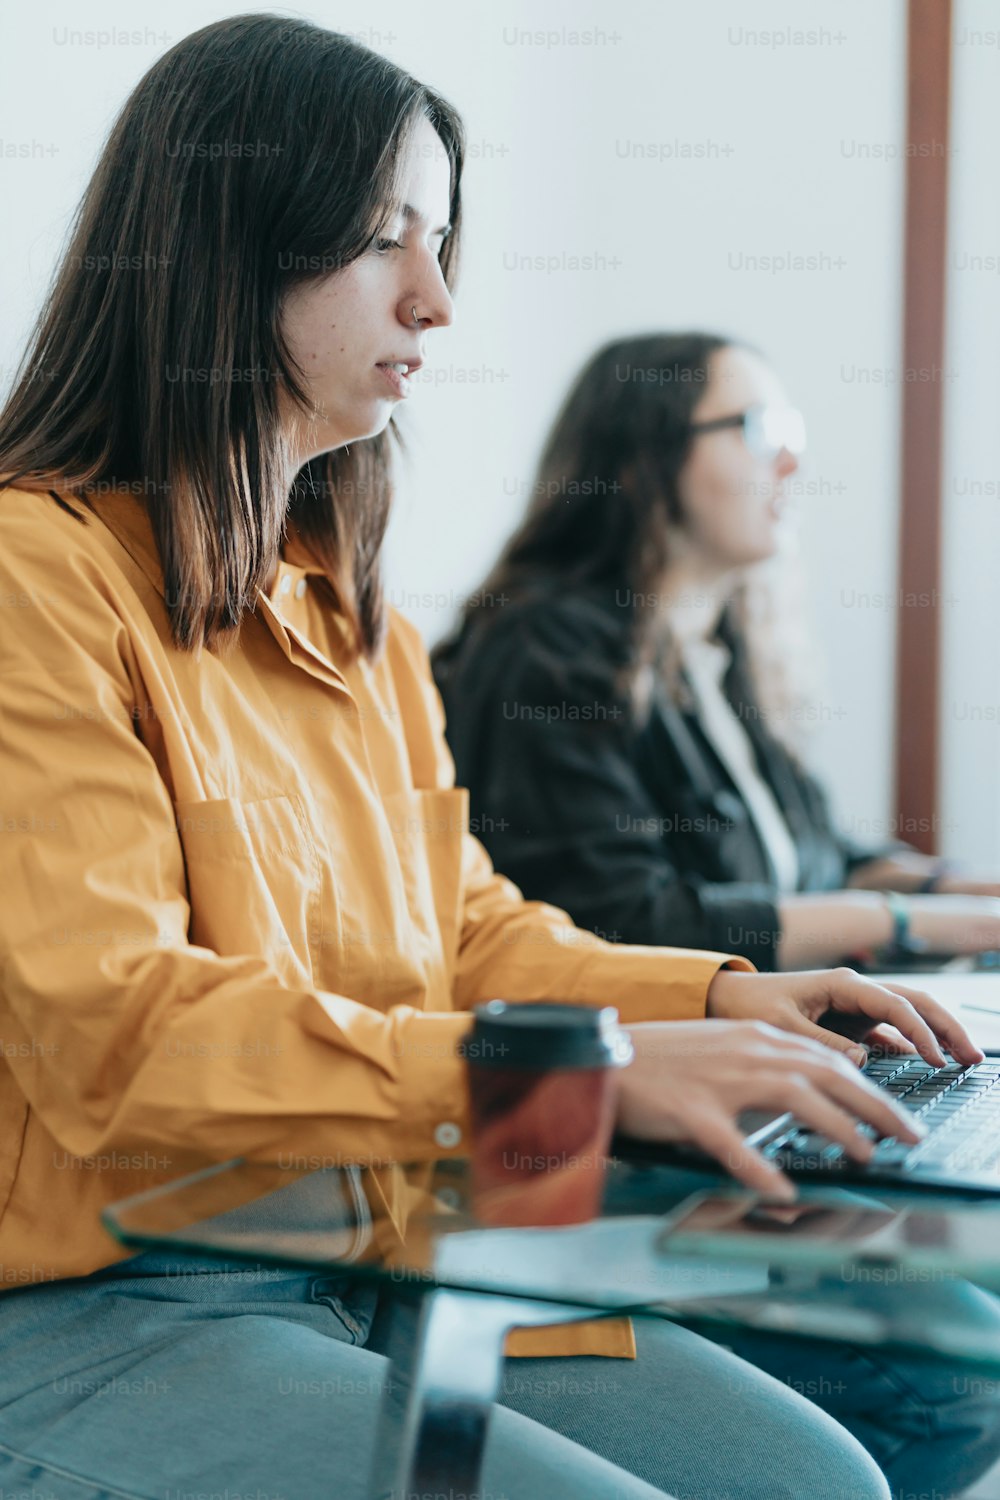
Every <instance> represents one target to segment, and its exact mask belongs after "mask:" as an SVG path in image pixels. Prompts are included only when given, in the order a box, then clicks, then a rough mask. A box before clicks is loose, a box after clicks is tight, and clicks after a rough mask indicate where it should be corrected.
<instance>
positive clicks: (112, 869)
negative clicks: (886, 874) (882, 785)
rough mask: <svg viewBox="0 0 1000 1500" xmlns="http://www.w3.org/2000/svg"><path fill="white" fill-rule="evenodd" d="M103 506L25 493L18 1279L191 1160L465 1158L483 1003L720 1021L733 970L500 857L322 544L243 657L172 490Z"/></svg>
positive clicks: (4, 725)
mask: <svg viewBox="0 0 1000 1500" xmlns="http://www.w3.org/2000/svg"><path fill="white" fill-rule="evenodd" d="M94 509H95V510H96V512H97V515H96V516H93V515H90V516H88V517H87V519H86V520H85V522H83V523H81V522H80V521H77V520H76V519H75V518H74V517H73V516H72V515H69V514H67V513H66V512H65V511H64V510H62V509H61V508H60V507H59V506H58V505H57V504H56V502H55V501H54V500H53V499H51V498H50V497H48V496H47V495H45V494H40V493H37V494H36V493H29V492H27V491H23V490H17V489H7V490H3V491H0V604H2V609H0V620H2V638H0V652H2V682H0V861H2V875H0V889H2V891H3V901H2V917H0V934H2V980H0V1287H2V1288H8V1289H9V1288H10V1287H13V1286H22V1285H25V1284H28V1283H31V1282H36V1281H43V1280H49V1279H52V1278H59V1277H66V1276H79V1275H85V1274H87V1273H89V1272H91V1271H94V1270H96V1269H98V1268H99V1267H102V1266H104V1265H107V1264H110V1263H112V1262H113V1261H115V1260H116V1259H119V1258H120V1257H121V1256H122V1255H123V1254H125V1253H127V1252H124V1251H123V1250H122V1249H121V1247H120V1246H118V1245H116V1244H115V1243H114V1242H113V1241H112V1240H111V1238H110V1237H109V1236H108V1235H107V1233H106V1232H105V1231H104V1230H103V1229H102V1227H101V1224H100V1219H99V1216H100V1212H101V1210H102V1209H103V1208H104V1207H105V1206H106V1205H107V1204H109V1203H112V1202H114V1201H115V1199H118V1198H122V1197H126V1196H128V1195H130V1194H132V1193H135V1192H138V1191H140V1190H141V1189H142V1188H144V1187H146V1186H151V1185H153V1184H155V1183H157V1182H163V1181H168V1180H169V1179H170V1178H171V1177H172V1176H173V1177H176V1176H178V1175H179V1174H180V1171H181V1167H182V1163H183V1162H187V1161H190V1160H191V1158H192V1156H196V1157H200V1158H202V1159H203V1160H219V1161H221V1160H224V1159H227V1158H229V1157H233V1156H245V1157H249V1158H251V1159H253V1158H257V1159H268V1158H270V1159H274V1158H276V1157H279V1156H305V1157H308V1158H320V1159H322V1160H323V1161H327V1162H331V1161H357V1162H365V1161H372V1160H373V1159H377V1160H382V1161H385V1160H397V1161H419V1160H423V1159H429V1158H431V1157H441V1156H447V1155H449V1154H450V1155H462V1154H464V1153H465V1152H466V1151H467V1146H468V1130H469V1122H468V1101H467V1095H466V1081H465V1075H464V1070H463V1064H462V1062H461V1059H460V1058H459V1057H458V1056H456V1052H455V1047H456V1044H457V1043H458V1042H459V1040H460V1039H461V1037H462V1036H463V1035H464V1034H465V1032H466V1030H467V1029H468V1027H469V1025H470V1017H469V1015H468V1012H469V1009H470V1007H471V1006H472V1005H474V1004H476V1003H477V1002H479V1001H481V1000H486V999H490V998H492V997H494V996H502V997H504V998H506V999H508V1000H514V1001H518V1000H543V999H555V1000H565V1001H582V1002H590V1003H609V1004H614V1005H616V1006H617V1007H618V1009H619V1011H620V1013H621V1015H622V1018H623V1019H624V1020H625V1021H641V1020H652V1019H668V1018H694V1017H698V1016H701V1015H703V1014H704V1008H705V995H706V991H707V988H708V985H709V983H710V981H711V979H712V977H713V975H714V974H715V972H716V971H717V969H718V968H719V966H720V964H722V963H723V962H726V959H725V958H724V957H722V956H720V955H717V954H708V953H699V952H691V951H677V950H667V949H655V948H641V947H629V946H625V945H616V944H609V943H604V942H601V941H600V940H598V939H596V938H591V937H589V935H585V934H582V933H580V932H579V931H578V929H576V928H574V927H573V925H572V923H571V922H570V920H569V918H568V917H567V916H566V915H565V914H564V913H562V912H560V911H557V910H555V909H554V908H552V907H550V906H547V905H544V904H541V903H538V902H525V901H524V900H523V899H522V898H521V896H520V893H519V892H518V890H517V889H516V888H515V887H514V886H513V885H512V884H511V883H510V882H509V881H507V880H505V879H503V878H502V877H501V876H500V875H498V874H496V873H494V871H493V869H492V867H491V865H490V862H489V859H488V857H487V855H486V853H485V851H484V850H483V848H482V846H481V845H480V843H479V842H478V841H477V840H476V838H475V837H473V835H472V833H471V832H470V830H469V827H468V812H467V794H466V793H465V792H464V791H462V790H458V789H456V788H455V786H454V782H453V768H452V763H451V759H450V756H449V754H448V750H447V747H446V744H445V741H444V738H443V720H442V713H441V709H440V704H439V700H438V697H437V694H436V692H435V689H434V686H433V681H432V678H431V676H430V672H429V669H428V664H427V660H426V655H425V652H424V649H423V647H422V645H421V642H420V640H419V637H418V635H417V633H416V631H415V630H414V628H413V627H412V626H410V625H408V624H407V623H406V622H405V621H404V620H402V619H401V618H400V617H399V616H398V615H394V616H393V618H392V622H391V627H390V631H389V637H388V643H387V645H386V648H385V650H384V652H383V653H382V655H381V657H380V659H379V661H378V662H377V664H375V665H370V664H369V663H368V662H366V661H364V660H363V659H357V658H355V657H353V656H352V654H351V653H350V651H349V650H348V649H347V643H346V638H345V634H344V631H343V627H342V620H341V617H340V616H339V615H338V614H337V612H336V610H335V607H334V605H333V603H332V596H331V594H330V593H329V590H328V586H327V584H326V582H325V579H324V578H323V577H322V574H321V570H320V569H319V568H318V567H317V566H316V565H315V564H314V563H313V562H312V560H311V558H310V555H309V554H308V552H307V551H306V550H305V549H304V548H303V547H302V546H301V544H299V543H297V542H296V540H295V539H294V537H293V538H292V539H291V540H290V542H289V544H287V545H286V548H285V552H284V558H283V561H282V563H281V565H280V567H279V570H278V573H277V576H276V577H275V579H274V581H273V584H272V587H271V589H270V591H269V593H268V594H264V593H261V594H260V595H259V596H258V602H257V607H256V609H255V611H254V612H253V613H252V614H249V615H247V617H246V618H245V619H244V621H243V624H242V627H241V631H240V636H239V641H238V644H237V646H236V648H235V649H233V650H231V651H229V652H228V653H216V652H214V651H207V650H204V651H202V652H200V653H199V654H197V655H195V654H192V653H188V652H183V651H180V650H178V649H176V647H175V646H174V645H173V644H172V642H171V639H170V630H169V620H168V614H167V607H166V601H165V598H164V583H163V575H162V571H161V568H160V564H159V559H158V555H157V549H156V545H155V540H154V536H153V532H152V528H151V526H150V523H149V520H148V516H147V514H146V511H145V508H144V506H143V505H142V503H141V501H140V500H139V499H138V498H136V497H134V496H132V495H130V494H126V493H122V492H118V493H114V494H112V495H104V496H101V497H99V498H97V499H96V500H95V502H94ZM745 967H750V966H749V965H745ZM633 1350H634V1345H633V1343H632V1340H631V1334H630V1330H629V1328H628V1325H627V1323H624V1322H622V1321H621V1320H617V1321H615V1322H608V1323H599V1324H596V1325H582V1326H578V1327H575V1328H573V1327H570V1328H562V1329H556V1330H531V1331H525V1332H524V1333H523V1334H521V1335H518V1336H517V1337H516V1339H515V1342H514V1343H512V1345H511V1352H521V1353H528V1352H531V1353H535V1352H547V1353H559V1352H567V1353H569V1352H588V1353H605V1354H626V1355H627V1354H629V1353H631V1352H633Z"/></svg>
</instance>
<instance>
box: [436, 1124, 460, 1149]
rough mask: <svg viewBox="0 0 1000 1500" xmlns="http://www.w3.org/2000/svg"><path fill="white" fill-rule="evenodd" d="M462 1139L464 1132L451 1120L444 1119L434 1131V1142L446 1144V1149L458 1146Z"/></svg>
mask: <svg viewBox="0 0 1000 1500" xmlns="http://www.w3.org/2000/svg"><path fill="white" fill-rule="evenodd" d="M461 1139H462V1132H461V1131H460V1130H459V1128H458V1126H457V1125H455V1124H454V1123H453V1122H452V1121H451V1120H442V1122H441V1124H440V1125H439V1126H438V1127H437V1129H436V1130H435V1132H434V1144H435V1145H436V1146H444V1147H445V1148H446V1149H447V1148H449V1147H451V1146H457V1145H458V1143H459V1141H460V1140H461Z"/></svg>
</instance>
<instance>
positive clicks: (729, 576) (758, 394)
mask: <svg viewBox="0 0 1000 1500" xmlns="http://www.w3.org/2000/svg"><path fill="white" fill-rule="evenodd" d="M804 447H805V426H804V422H803V419H802V416H801V414H800V413H799V412H797V411H795V410H794V409H792V408H791V407H789V405H788V402H787V399H786V397H785V393H784V391H783V389H782V387H781V384H780V382H779V381H778V379H777V377H776V375H775V373H774V371H773V370H772V369H771V368H770V366H769V365H768V364H767V363H766V361H765V360H764V359H763V358H761V357H760V355H759V354H757V353H755V352H754V351H753V350H751V349H749V348H746V347H744V346H742V345H740V344H737V343H735V342H733V341H730V340H726V339H723V338H718V337H712V336H710V335H707V334H701V333H694V334H686V335H676V336H675V335H653V336H647V337H639V338H630V339H622V340H619V341H616V342H614V343H611V344H608V345H607V346H606V347H605V348H603V349H601V350H600V351H599V352H598V353H597V354H595V355H594V356H593V358H592V359H591V360H590V361H589V362H588V364H587V365H586V367H585V368H584V369H583V371H582V372H581V373H580V375H579V377H578V378H577V380H576V382H575V384H574V385H573V387H572V389H571V391H570V393H569V395H568V396H567V398H566V400H565V402H564V403H563V406H562V409H561V411H560V413H559V415H558V417H557V418H556V422H555V425H554V427H553V428H552V431H551V433H550V435H549V438H548V441H547V443H546V445H545V449H544V452H543V455H542V458H541V462H540V464H539V468H538V472H537V477H536V483H535V485H534V487H533V497H532V499H531V502H530V504H529V508H528V513H527V515H526V517H525V518H524V520H523V521H522V522H521V524H520V526H519V527H518V529H517V530H516V532H515V533H514V535H513V537H512V538H511V539H510V541H509V542H508V544H507V546H506V547H505V549H504V551H503V554H502V556H501V558H500V560H499V561H498V563H497V564H496V566H495V567H494V569H493V571H492V573H491V574H490V576H489V578H488V579H487V581H486V582H485V584H484V585H483V587H482V588H481V589H479V590H478V591H477V592H476V593H475V595H473V596H472V602H471V603H470V605H469V607H468V608H467V609H466V611H465V615H464V618H463V619H462V621H461V624H460V627H459V629H458V631H457V632H456V634H455V635H454V636H453V637H452V639H451V640H450V641H449V642H447V643H446V644H445V645H444V646H443V647H441V648H439V650H438V651H437V652H436V656H435V672H436V676H437V681H438V685H439V687H440V689H441V691H442V694H443V697H444V700H445V707H446V710H447V717H448V734H449V740H450V744H451V748H452V752H453V754H454V757H455V761H456V767H457V775H458V779H459V781H460V782H461V783H463V784H464V785H466V786H468V787H469V788H470V791H471V796H472V810H473V814H474V815H475V816H476V818H477V819H478V825H477V826H478V828H479V831H480V834H481V837H482V838H483V841H484V842H485V843H486V845H487V847H488V848H489V850H490V852H491V854H492V856H493V858H494V859H495V861H496V862H497V865H498V867H499V868H501V869H502V870H504V871H505V873H507V874H508V875H510V877H511V878H512V879H514V880H515V881H517V883H518V884H519V885H520V887H521V889H522V890H523V891H524V893H525V894H526V895H528V896H529V897H537V898H543V899H545V900H548V901H552V902H555V903H557V904H558V905H559V906H562V907H564V908H565V909H566V910H567V911H569V912H570V913H571V914H572V916H573V917H574V919H575V920H576V921H577V922H578V923H580V925H582V926H586V927H589V928H592V929H593V930H595V931H597V932H599V933H601V934H602V935H604V936H606V937H610V938H613V939H614V940H616V941H621V942H629V943H676V944H679V945H682V946H683V945H686V946H689V947H692V948H704V947H708V948H718V947H722V948H734V949H736V950H737V951H739V952H741V953H745V954H747V955H748V957H750V958H751V959H752V960H753V961H754V963H755V964H756V965H757V966H758V968H761V969H774V968H780V969H791V968H800V967H803V966H810V965H813V964H826V963H840V962H842V961H844V960H847V959H856V960H860V959H862V958H870V957H872V956H874V957H876V958H877V959H878V960H880V961H881V962H882V963H890V964H892V963H896V964H899V963H902V962H904V961H905V960H907V959H910V958H911V957H912V956H913V955H916V954H919V953H920V952H928V951H931V952H934V953H949V954H951V953H970V952H976V951H979V950H988V949H995V948H1000V899H998V897H1000V883H998V882H997V881H996V880H995V879H994V880H983V881H978V880H971V879H963V878H962V877H961V876H960V875H959V874H957V873H955V872H953V871H951V870H950V869H948V868H946V867H944V866H942V865H941V864H940V863H939V862H937V861H934V860H931V859H928V858H926V857H924V856H922V855H920V854H918V853H917V852H916V851H914V850H912V849H910V848H908V847H906V846H905V845H903V844H892V845H890V846H888V847H883V848H863V847H860V846H859V845H856V844H855V843H853V842H851V841H849V840H847V839H845V838H843V837H842V836H841V835H840V834H839V833H838V832H837V830H836V828H835V826H834V823H833V821H832V819H831V814H830V811H829V807H828V803H827V798H826V796H825V793H824V789H823V787H822V786H821V785H820V783H819V782H818V781H817V780H816V778H815V777H814V776H813V775H812V774H810V772H809V770H808V768H807V766H806V764H805V762H804V760H803V758H802V755H801V750H800V736H799V733H798V731H800V730H801V728H802V725H803V723H805V722H807V721H808V719H809V716H810V705H809V702H808V695H807V693H805V692H804V691H802V687H801V683H802V679H803V676H804V673H803V671H802V666H801V663H802V661H803V658H804V655H805V653H804V652H803V650H802V641H801V637H802V628H801V623H800V620H799V619H798V618H797V616H796V609H795V596H794V585H793V583H792V582H791V581H790V580H791V575H792V570H791V568H790V566H789V562H788V552H787V549H786V548H784V547H783V535H784V533H785V532H786V530H787V528H786V524H785V522H786V509H787V506H788V498H787V493H786V492H787V487H788V481H789V480H790V479H791V477H792V475H793V474H794V473H795V472H796V469H797V467H798V460H799V457H800V455H801V453H802V452H803V449H804Z"/></svg>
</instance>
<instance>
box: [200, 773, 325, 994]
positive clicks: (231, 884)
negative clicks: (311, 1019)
mask: <svg viewBox="0 0 1000 1500" xmlns="http://www.w3.org/2000/svg"><path fill="white" fill-rule="evenodd" d="M175 813H176V818H177V831H178V834H179V836H180V840H181V845H182V847H183V850H184V863H185V868H186V873H187V884H188V901H189V903H190V907H191V920H190V925H189V933H188V936H189V939H190V941H191V942H192V943H196V944H198V945H199V946H201V947H205V948H211V949H212V950H213V951H214V952H216V953H219V954H221V955H222V956H223V957H235V956H245V955H246V954H259V955H260V956H261V957H262V958H266V959H267V960H268V961H269V962H270V963H271V964H272V965H273V966H274V968H276V969H277V971H278V973H279V974H280V975H281V978H282V981H283V983H285V984H287V985H288V986H289V987H290V988H300V987H302V986H309V985H311V984H312V983H313V980H314V968H315V967H316V959H317V948H318V945H319V944H320V942H321V939H322V933H323V930H324V927H323V918H324V910H323V908H324V898H325V896H326V895H327V893H326V891H325V889H324V887H325V883H326V882H325V881H324V871H323V867H322V865H321V862H320V858H319V853H318V850H317V846H316V841H315V839H314V837H313V835H312V833H311V831H310V829H309V826H308V822H307V819H306V815H305V810H304V808H303V806H302V804H301V801H300V800H299V798H298V797H296V796H291V795H289V796H286V795H279V796H272V797H261V798H258V799H256V800H252V801H243V800H239V799H236V798H229V797H227V798H221V799H219V800H217V801H211V802H178V803H177V804H176V805H175ZM330 904H332V903H330Z"/></svg>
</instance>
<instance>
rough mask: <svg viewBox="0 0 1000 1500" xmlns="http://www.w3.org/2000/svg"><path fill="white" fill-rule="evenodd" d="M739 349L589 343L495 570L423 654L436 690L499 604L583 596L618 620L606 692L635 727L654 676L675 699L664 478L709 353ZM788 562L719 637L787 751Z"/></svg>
mask: <svg viewBox="0 0 1000 1500" xmlns="http://www.w3.org/2000/svg"><path fill="white" fill-rule="evenodd" d="M733 347H740V348H749V347H750V346H749V345H744V344H743V343H742V342H741V341H738V340H736V339H733V338H726V337H723V336H722V335H719V334H714V333H703V332H690V333H654V334H639V335H634V336H632V337H628V338H621V339H615V340H613V341H612V342H610V343H607V344H605V345H603V347H601V348H600V349H598V350H597V351H596V353H595V354H593V355H592V356H591V358H590V359H589V360H588V361H587V363H586V364H585V365H584V367H583V369H582V370H581V371H580V373H579V375H578V376H577V377H576V379H575V381H574V382H573V384H572V386H571V387H570V389H569V391H568V393H567V395H566V396H565V398H564V400H563V402H562V405H561V407H560V408H559V411H558V413H557V415H556V418H555V421H554V422H553V425H552V428H551V429H550V431H549V435H548V437H547V439H546V441H545V445H544V447H543V450H542V454H541V457H540V459H539V461H538V467H537V469H536V471H535V475H534V480H533V483H532V487H531V493H530V498H529V500H528V505H527V509H526V511H525V514H524V516H523V517H522V519H521V521H520V523H519V524H518V525H517V527H516V528H515V530H514V532H513V534H512V536H511V537H510V538H509V540H508V541H507V543H506V545H505V546H504V548H503V550H502V552H501V554H500V556H499V558H498V559H497V562H496V563H495V564H494V566H493V568H492V569H491V571H490V573H489V575H488V576H487V578H486V580H485V581H484V583H483V584H482V585H481V587H480V588H478V589H477V590H475V591H474V592H473V593H472V594H471V595H470V596H469V600H468V603H467V604H466V606H465V608H464V610H463V612H462V615H461V618H460V620H459V622H458V625H457V626H456V628H455V630H454V631H453V632H452V633H450V634H449V635H448V636H447V637H446V639H445V640H444V641H442V642H441V643H440V644H439V645H438V646H437V647H436V648H435V651H434V653H433V656H434V663H435V672H436V674H437V675H438V679H439V681H444V680H445V679H446V678H447V675H448V672H449V671H450V669H451V663H452V661H453V660H454V658H455V657H456V656H457V654H458V653H459V651H460V650H461V647H462V643H463V641H464V640H466V639H467V638H468V637H469V635H470V633H472V632H474V633H475V634H476V636H477V637H478V635H479V634H480V632H482V631H484V630H488V629H490V628H491V626H492V625H495V624H497V623H499V621H500V619H501V618H502V615H503V614H504V613H505V612H506V611H507V610H508V609H509V608H510V607H511V606H516V605H518V604H520V603H524V602H530V601H533V600H538V601H541V602H542V603H543V604H544V603H545V602H546V601H548V600H550V599H553V598H564V597H565V596H566V595H571V594H574V593H579V592H582V591H586V592H589V593H592V594H600V596H601V597H602V598H603V599H604V601H605V602H606V603H607V604H608V606H609V607H611V608H612V609H613V610H614V613H615V614H616V616H617V618H618V619H619V620H620V621H621V622H622V626H623V633H624V649H623V650H622V654H621V660H622V663H623V665H622V666H621V668H620V670H618V671H617V673H616V689H617V690H618V691H620V692H621V694H622V697H623V699H625V700H626V701H627V702H628V703H630V705H631V707H632V709H633V711H634V713H635V715H636V717H637V718H639V719H641V718H643V717H644V716H645V714H646V713H647V712H648V709H649V704H650V699H649V693H650V688H651V684H652V680H653V675H654V674H655V673H660V674H662V675H663V677H664V680H665V681H666V682H667V684H668V686H669V687H670V688H671V689H672V691H674V692H675V694H676V695H677V696H678V697H679V698H680V699H682V700H683V699H684V692H685V690H684V686H683V682H682V679H681V676H680V672H679V666H680V663H679V658H678V655H677V652H676V648H675V645H674V643H673V641H672V639H671V636H670V629H669V611H668V610H664V609H663V608H662V607H661V605H662V602H663V594H662V590H663V578H664V575H665V571H666V567H667V564H668V562H669V557H670V528H671V527H672V526H679V525H683V523H684V515H683V510H682V507H681V503H680V497H679V489H678V481H679V477H680V473H681V470H682V469H683V467H684V464H685V461H686V460H687V457H688V454H689V452H690V448H691V444H692V442H693V441H694V434H693V432H692V430H691V421H692V416H693V413H694V409H695V407H696V406H697V404H698V402H699V401H700V400H701V398H702V396H703V395H704V394H705V392H706V390H707V388H708V383H709V380H710V378H711V373H712V371H711V366H712V357H713V355H715V354H717V353H719V352H720V351H721V350H723V349H728V348H733ZM798 586H799V579H798V575H797V568H796V566H795V563H794V559H792V558H787V557H781V558H777V559H775V560H774V561H773V563H771V564H768V565H767V566H765V567H761V566H759V565H758V568H757V569H755V570H754V576H753V578H752V580H750V581H746V582H744V583H743V584H742V585H741V586H740V587H739V588H738V589H737V590H736V591H735V593H734V596H733V598H732V599H731V600H730V602H729V604H728V605H727V607H726V610H725V612H724V615H723V619H722V621H721V624H720V632H721V634H722V635H723V637H724V638H725V639H726V641H727V642H728V644H729V645H730V646H731V648H732V649H733V652H734V656H735V662H734V668H733V674H732V675H733V689H734V690H735V691H738V692H739V693H740V694H741V695H742V696H743V697H745V698H746V700H747V704H748V705H749V708H748V710H747V711H751V712H756V713H759V714H760V715H761V716H762V717H764V718H766V720H767V721H768V723H769V726H770V728H771V729H772V732H773V733H774V734H775V736H776V737H777V738H779V739H782V740H783V741H784V743H785V744H786V746H787V748H789V749H791V750H793V751H796V752H799V751H800V750H801V747H802V744H803V740H804V735H803V732H802V731H803V729H804V728H805V727H806V726H807V725H808V723H809V721H810V709H809V700H810V699H811V698H812V696H813V693H812V688H811V682H810V679H811V677H812V675H813V673H814V664H813V662H812V659H811V652H810V650H809V646H808V642H807V641H806V639H805V633H804V631H803V629H802V625H801V620H802V613H803V612H802V608H801V604H800V600H799V597H798V594H797V592H796V590H797V588H798Z"/></svg>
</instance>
